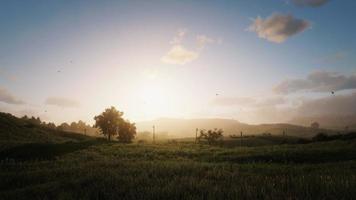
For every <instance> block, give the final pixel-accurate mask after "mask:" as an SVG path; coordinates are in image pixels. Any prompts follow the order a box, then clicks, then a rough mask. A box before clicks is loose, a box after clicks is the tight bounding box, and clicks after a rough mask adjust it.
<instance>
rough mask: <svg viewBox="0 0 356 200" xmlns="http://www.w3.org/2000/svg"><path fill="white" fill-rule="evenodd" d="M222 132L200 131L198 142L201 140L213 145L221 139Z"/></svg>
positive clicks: (215, 130) (220, 130) (216, 130)
mask: <svg viewBox="0 0 356 200" xmlns="http://www.w3.org/2000/svg"><path fill="white" fill-rule="evenodd" d="M223 132H224V131H223V130H222V129H216V128H215V129H214V130H208V131H206V130H201V131H200V136H199V137H198V140H199V141H201V140H202V139H204V140H206V141H207V142H208V144H214V143H216V142H217V141H219V140H221V139H222V138H223Z"/></svg>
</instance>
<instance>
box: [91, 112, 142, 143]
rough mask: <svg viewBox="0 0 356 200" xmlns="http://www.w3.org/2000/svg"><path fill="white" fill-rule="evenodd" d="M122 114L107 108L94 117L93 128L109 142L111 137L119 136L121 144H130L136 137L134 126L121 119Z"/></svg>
mask: <svg viewBox="0 0 356 200" xmlns="http://www.w3.org/2000/svg"><path fill="white" fill-rule="evenodd" d="M123 115H124V113H123V112H120V111H118V110H116V108H115V107H113V106H112V107H111V108H107V109H105V111H104V112H103V113H101V114H100V115H98V116H95V117H94V120H95V124H94V127H95V128H99V129H100V131H101V133H102V134H103V135H105V136H107V137H108V140H109V141H110V140H111V137H112V136H114V135H117V134H119V136H118V139H119V140H120V141H122V142H131V140H132V139H133V138H134V137H135V135H136V126H135V124H133V123H130V122H129V121H126V120H124V119H123V117H122V116H123Z"/></svg>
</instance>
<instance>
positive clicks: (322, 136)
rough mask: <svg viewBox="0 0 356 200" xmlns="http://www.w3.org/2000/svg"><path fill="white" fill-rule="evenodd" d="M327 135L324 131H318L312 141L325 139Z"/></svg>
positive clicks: (327, 137)
mask: <svg viewBox="0 0 356 200" xmlns="http://www.w3.org/2000/svg"><path fill="white" fill-rule="evenodd" d="M328 139H329V136H328V135H327V134H325V133H318V134H317V135H316V136H314V137H313V138H312V140H313V141H327V140H328Z"/></svg>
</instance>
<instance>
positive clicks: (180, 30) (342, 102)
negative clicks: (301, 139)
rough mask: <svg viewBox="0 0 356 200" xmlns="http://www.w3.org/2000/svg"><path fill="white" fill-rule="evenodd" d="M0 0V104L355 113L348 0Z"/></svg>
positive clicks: (50, 110)
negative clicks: (0, 0)
mask: <svg viewBox="0 0 356 200" xmlns="http://www.w3.org/2000/svg"><path fill="white" fill-rule="evenodd" d="M0 5H1V6H0V27H1V34H0V44H1V45H0V101H1V103H0V109H1V110H2V111H3V112H10V113H14V114H16V115H18V116H23V115H25V114H26V115H34V116H39V117H40V118H41V119H43V120H45V121H53V122H56V123H61V122H65V121H66V122H71V121H77V120H80V119H81V120H84V121H86V122H88V123H93V116H95V115H96V114H97V113H100V112H101V111H102V110H103V109H104V108H106V107H108V106H115V107H117V108H118V109H119V110H122V111H124V112H125V116H126V117H127V118H128V119H130V120H131V121H134V122H139V121H146V120H154V119H157V118H163V117H164V118H186V119H191V118H226V119H235V120H238V121H240V122H245V123H254V124H258V123H277V122H296V123H302V121H303V120H304V119H310V118H318V119H320V118H332V119H344V118H345V117H347V118H348V119H351V120H350V123H355V124H356V122H355V121H356V120H355V119H356V117H355V116H356V106H355V103H356V93H355V89H356V71H355V69H356V68H355V63H356V62H355V61H356V60H355V47H356V40H355V37H354V35H355V34H354V32H355V29H356V27H355V26H354V24H355V22H354V19H355V14H354V9H355V7H356V2H355V1H352V0H344V1H306V0H305V1H298V0H294V1H288V0H286V1H284V0H280V1H276V0H264V1H257V0H256V1H255V0H253V1H142V2H138V1H104V2H103V1H30V0H28V1H2V2H1V3H0ZM304 121H305V120H304ZM310 121H311V120H306V122H305V123H309V122H310ZM334 121H335V120H334ZM336 121H337V120H336ZM339 121H342V120H339ZM303 123H304V122H303ZM343 125H346V124H343Z"/></svg>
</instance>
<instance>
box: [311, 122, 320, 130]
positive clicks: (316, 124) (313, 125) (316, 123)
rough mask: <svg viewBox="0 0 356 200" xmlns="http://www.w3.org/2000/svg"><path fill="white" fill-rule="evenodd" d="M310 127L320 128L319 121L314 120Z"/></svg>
mask: <svg viewBox="0 0 356 200" xmlns="http://www.w3.org/2000/svg"><path fill="white" fill-rule="evenodd" d="M310 127H312V128H315V129H318V128H319V123H318V122H313V123H312V124H311V125H310Z"/></svg>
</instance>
